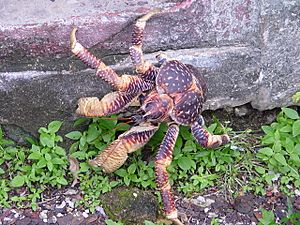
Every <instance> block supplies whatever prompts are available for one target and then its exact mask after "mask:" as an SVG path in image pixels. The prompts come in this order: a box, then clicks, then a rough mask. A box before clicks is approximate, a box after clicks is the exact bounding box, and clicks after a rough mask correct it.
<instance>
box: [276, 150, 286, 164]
mask: <svg viewBox="0 0 300 225" xmlns="http://www.w3.org/2000/svg"><path fill="white" fill-rule="evenodd" d="M274 158H275V159H276V160H277V162H279V163H280V164H281V165H284V166H286V165H287V163H286V160H285V158H284V156H283V155H282V154H280V153H276V154H275V155H274Z"/></svg>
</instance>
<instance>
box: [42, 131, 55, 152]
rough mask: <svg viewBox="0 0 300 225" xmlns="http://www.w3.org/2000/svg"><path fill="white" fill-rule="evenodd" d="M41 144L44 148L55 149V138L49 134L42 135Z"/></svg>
mask: <svg viewBox="0 0 300 225" xmlns="http://www.w3.org/2000/svg"><path fill="white" fill-rule="evenodd" d="M40 142H41V144H42V145H43V146H47V147H50V148H51V147H54V137H53V136H51V135H50V134H47V133H41V135H40Z"/></svg>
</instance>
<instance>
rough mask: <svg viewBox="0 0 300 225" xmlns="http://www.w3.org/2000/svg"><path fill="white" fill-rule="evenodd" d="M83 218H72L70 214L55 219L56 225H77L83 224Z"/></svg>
mask: <svg viewBox="0 0 300 225" xmlns="http://www.w3.org/2000/svg"><path fill="white" fill-rule="evenodd" d="M83 220H84V218H83V217H82V216H81V217H74V216H73V215H71V214H68V215H66V216H64V217H59V218H57V224H58V225H77V224H81V223H82V222H83Z"/></svg>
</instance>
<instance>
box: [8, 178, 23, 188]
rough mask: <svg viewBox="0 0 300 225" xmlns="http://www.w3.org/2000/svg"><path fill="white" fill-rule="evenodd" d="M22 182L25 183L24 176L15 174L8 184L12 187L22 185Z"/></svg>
mask: <svg viewBox="0 0 300 225" xmlns="http://www.w3.org/2000/svg"><path fill="white" fill-rule="evenodd" d="M24 183H25V178H24V176H21V175H17V176H15V177H14V178H13V179H12V181H11V183H10V184H11V186H12V187H22V186H23V185H24Z"/></svg>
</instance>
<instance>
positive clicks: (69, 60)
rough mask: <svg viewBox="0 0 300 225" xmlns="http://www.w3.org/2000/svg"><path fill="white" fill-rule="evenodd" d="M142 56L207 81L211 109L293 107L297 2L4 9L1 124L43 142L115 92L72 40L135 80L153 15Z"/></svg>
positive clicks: (299, 82)
mask: <svg viewBox="0 0 300 225" xmlns="http://www.w3.org/2000/svg"><path fill="white" fill-rule="evenodd" d="M157 7H160V8H163V9H164V12H163V13H161V14H159V15H156V16H154V17H153V18H151V20H150V21H149V23H148V24H147V27H146V34H145V39H144V40H145V42H144V52H145V54H146V58H147V59H149V60H150V61H153V62H155V55H156V54H157V53H158V52H162V51H165V53H166V54H167V55H168V56H170V57H173V58H177V59H180V60H182V61H183V62H185V63H189V64H193V65H195V66H197V67H198V68H199V69H200V70H202V71H203V72H204V73H205V78H206V81H207V83H208V88H209V96H208V97H209V98H208V101H207V103H206V105H205V108H206V109H213V110H214V109H218V108H223V107H227V106H229V107H235V106H239V105H243V104H246V103H251V105H252V106H253V107H254V108H256V109H259V110H266V109H272V108H275V107H280V106H286V105H291V104H292V102H291V96H292V95H293V94H294V93H295V92H296V91H299V90H300V41H299V40H300V1H297V0H294V1H293V0H228V1H222V0H214V1H212V0H185V1H182V0H160V1H156V0H152V1H143V0H141V1H138V0H137V1H130V0H128V1H126V0H125V1H124V0H122V1H121V0H109V1H108V0H107V1H106V0H103V1H94V0H65V1H58V0H32V1H27V0H10V1H1V2H0V15H1V16H0V105H1V107H0V123H2V124H9V125H14V126H18V127H20V128H22V129H24V130H25V131H28V132H30V133H35V131H36V130H37V128H38V127H40V126H44V125H45V124H47V123H48V122H50V121H51V120H54V119H60V120H64V121H67V122H68V121H69V122H70V121H72V120H73V119H74V118H75V117H76V116H75V115H74V110H75V108H76V102H77V100H78V98H80V97H83V96H98V97H102V96H103V95H104V94H105V93H107V92H108V91H110V90H111V89H110V87H109V86H108V85H106V83H104V82H103V81H101V80H99V79H98V78H97V77H95V75H94V71H93V70H90V69H87V68H86V67H85V66H84V65H83V64H82V63H81V62H80V61H79V60H77V59H76V58H74V57H73V56H72V55H71V53H70V49H69V33H70V31H71V29H72V27H73V26H77V27H78V28H79V32H78V39H79V40H80V42H81V43H82V44H84V45H85V46H86V47H88V48H89V49H90V50H91V51H92V52H94V53H95V54H96V55H97V56H99V57H101V58H102V59H103V61H104V62H106V63H107V64H109V65H113V66H112V67H113V68H114V69H116V70H117V71H118V72H120V73H122V72H124V71H126V72H130V73H131V72H132V71H131V67H132V65H131V62H130V60H129V57H128V47H129V46H130V39H131V30H132V25H133V23H134V21H135V20H136V18H138V17H139V16H141V15H143V14H144V13H146V12H147V11H149V10H150V9H153V8H157Z"/></svg>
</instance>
